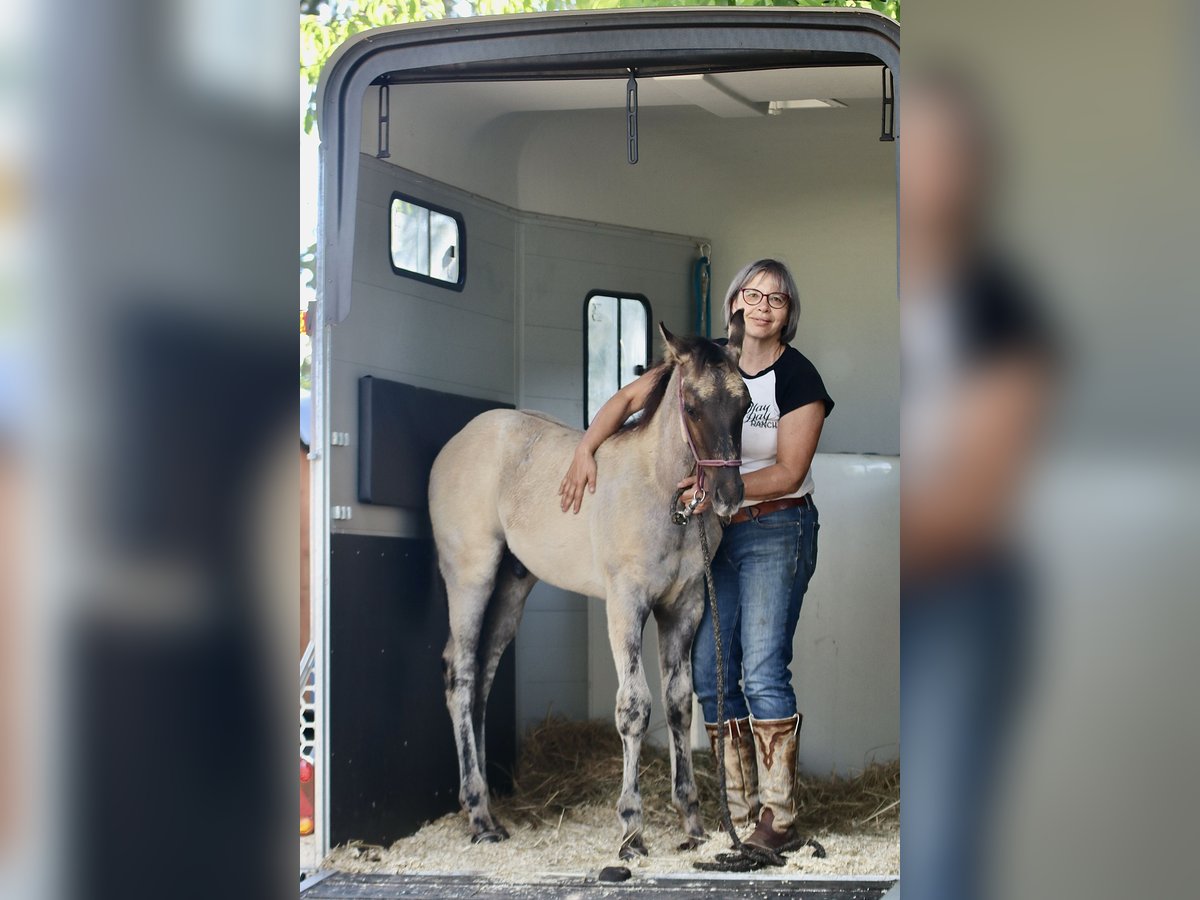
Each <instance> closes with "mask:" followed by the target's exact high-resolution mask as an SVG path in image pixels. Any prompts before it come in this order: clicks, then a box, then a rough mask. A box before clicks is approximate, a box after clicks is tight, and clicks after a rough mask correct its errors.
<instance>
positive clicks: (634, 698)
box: [608, 591, 650, 859]
mask: <svg viewBox="0 0 1200 900" xmlns="http://www.w3.org/2000/svg"><path fill="white" fill-rule="evenodd" d="M649 613H650V609H649V604H648V603H645V602H644V601H643V600H641V598H639V597H637V595H635V594H632V593H627V592H620V593H617V592H612V591H610V592H609V594H608V641H609V644H610V645H611V647H612V654H613V662H614V663H616V667H617V681H618V685H619V686H618V688H617V712H616V718H617V731H619V732H620V733H621V745H622V750H623V761H624V768H623V772H622V778H621V796H620V798H619V799H618V801H617V815H618V816H619V817H620V821H621V827H622V829H623V831H622V835H621V848H620V851H619V855H620V857H621V859H634V858H635V857H637V856H645V855H646V844H645V842H644V841H643V840H642V795H641V793H640V792H639V790H638V758H639V757H640V755H641V751H642V737H643V736H644V735H645V734H646V727H647V726H648V725H649V723H650V686H649V685H648V684H647V683H646V672H645V669H644V668H643V667H642V630H643V629H644V628H645V625H646V617H647V616H648V615H649Z"/></svg>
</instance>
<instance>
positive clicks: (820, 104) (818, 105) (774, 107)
mask: <svg viewBox="0 0 1200 900" xmlns="http://www.w3.org/2000/svg"><path fill="white" fill-rule="evenodd" d="M845 108H846V104H845V103H843V102H842V101H841V100H834V99H832V98H831V99H829V100H772V101H770V103H768V104H767V115H769V116H777V115H779V114H780V113H782V112H783V111H784V110H785V109H845Z"/></svg>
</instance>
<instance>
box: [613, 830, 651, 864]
mask: <svg viewBox="0 0 1200 900" xmlns="http://www.w3.org/2000/svg"><path fill="white" fill-rule="evenodd" d="M617 855H618V856H619V857H620V858H621V859H624V860H632V859H637V858H638V857H639V856H649V855H650V851H648V850H647V849H646V844H645V842H644V841H643V840H642V836H641V835H640V834H635V835H634V836H633V837H631V838H627V839H626V840H625V842H624V843H623V844H621V851H620V853H618V854H617Z"/></svg>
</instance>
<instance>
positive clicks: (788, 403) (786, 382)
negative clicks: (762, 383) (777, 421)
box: [775, 347, 833, 418]
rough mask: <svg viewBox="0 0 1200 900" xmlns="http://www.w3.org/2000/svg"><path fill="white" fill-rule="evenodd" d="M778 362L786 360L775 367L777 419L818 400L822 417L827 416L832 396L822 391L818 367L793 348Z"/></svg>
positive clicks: (823, 389) (822, 385) (831, 406)
mask: <svg viewBox="0 0 1200 900" xmlns="http://www.w3.org/2000/svg"><path fill="white" fill-rule="evenodd" d="M785 361H786V363H785ZM780 363H785V364H784V365H780V366H778V367H777V368H776V373H777V380H776V383H775V385H776V386H775V401H776V402H777V403H778V404H779V415H780V418H782V417H783V416H786V415H787V414H788V413H790V412H792V410H796V409H799V408H800V407H802V406H807V405H808V404H810V403H815V402H816V401H818V400H820V401H821V402H822V403H824V404H825V416H826V417H828V416H829V414H830V413H831V412H833V398H832V397H830V396H829V391H827V390H825V382H824V381H822V380H821V373H820V372H818V371H817V367H816V366H814V365H813V364H812V362H811V361H810V360H809V358H808V357H807V356H805V355H804V354H803V353H801V352H800V351H799V350H796V349H795V348H794V347H789V348H788V352H787V353H785V354H784V358H783V359H781V360H780Z"/></svg>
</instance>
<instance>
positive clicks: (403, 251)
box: [390, 193, 466, 290]
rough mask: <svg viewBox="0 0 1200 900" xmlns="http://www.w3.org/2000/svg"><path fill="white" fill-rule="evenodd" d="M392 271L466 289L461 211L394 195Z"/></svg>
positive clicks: (391, 239) (464, 232) (419, 279)
mask: <svg viewBox="0 0 1200 900" xmlns="http://www.w3.org/2000/svg"><path fill="white" fill-rule="evenodd" d="M390 243H391V252H392V271H394V272H395V273H396V274H397V275H405V276H408V277H409V278H416V279H417V280H418V281H425V282H428V283H430V284H440V285H442V286H443V287H448V288H452V289H454V290H462V286H463V283H464V281H465V277H466V227H465V226H464V224H463V218H462V215H461V214H460V213H456V212H454V211H453V210H449V209H443V208H441V207H438V206H434V205H433V204H431V203H425V202H424V201H421V200H417V199H416V198H414V197H408V196H406V195H404V194H400V193H394V194H392V207H391V228H390Z"/></svg>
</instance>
